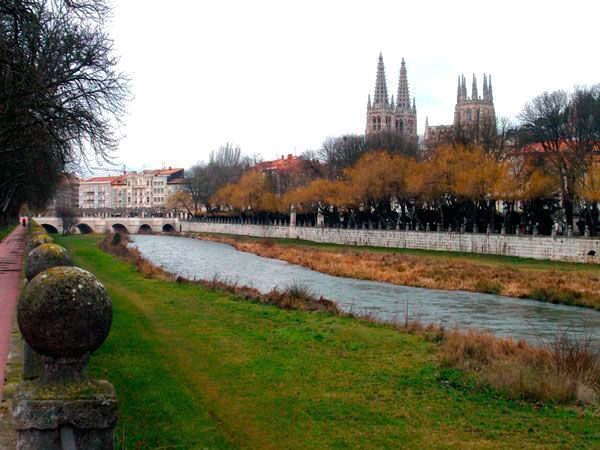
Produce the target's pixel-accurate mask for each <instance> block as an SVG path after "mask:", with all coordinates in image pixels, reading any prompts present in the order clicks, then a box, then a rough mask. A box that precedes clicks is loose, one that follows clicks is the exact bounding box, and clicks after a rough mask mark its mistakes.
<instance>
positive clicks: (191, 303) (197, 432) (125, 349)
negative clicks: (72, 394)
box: [56, 236, 600, 448]
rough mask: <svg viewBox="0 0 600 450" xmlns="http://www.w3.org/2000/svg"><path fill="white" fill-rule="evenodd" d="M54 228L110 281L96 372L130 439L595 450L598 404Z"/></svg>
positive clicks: (130, 443)
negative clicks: (497, 377) (561, 401)
mask: <svg viewBox="0 0 600 450" xmlns="http://www.w3.org/2000/svg"><path fill="white" fill-rule="evenodd" d="M99 239H100V238H99V237H92V236H74V237H66V238H64V237H57V239H56V240H57V242H58V243H59V244H61V245H64V246H66V247H67V248H69V249H70V250H71V252H72V253H73V255H74V258H75V262H76V264H77V265H79V266H81V267H84V268H86V269H88V270H91V271H92V272H93V273H95V274H96V275H97V276H98V277H99V278H100V279H101V280H102V281H103V282H104V283H105V285H106V287H107V289H108V291H109V293H110V295H111V298H112V300H113V306H114V321H113V328H112V331H111V334H110V336H109V338H108V340H107V342H106V343H105V344H104V345H103V347H102V348H101V349H100V350H99V351H98V352H97V353H96V354H95V355H94V356H93V357H92V360H91V365H90V370H91V373H92V374H93V375H94V376H96V377H102V378H107V379H109V380H110V381H111V382H112V383H114V384H115V386H116V388H117V392H118V395H119V401H120V405H121V413H122V416H121V420H120V422H119V430H118V435H119V439H120V441H121V442H122V443H124V444H125V445H124V446H125V447H126V448H156V447H163V448H204V447H220V448H224V447H227V448H232V447H251V448H259V447H260V448H275V447H277V448H300V447H303V448H306V447H312V448H315V447H337V448H345V447H349V446H354V447H357V446H360V447H371V448H375V447H398V446H401V445H403V446H405V447H412V448H423V447H444V448H448V447H451V448H452V447H454V448H508V447H518V448H535V447H593V446H595V445H597V444H598V443H599V442H600V432H599V431H598V430H600V418H599V417H598V414H597V413H596V412H594V410H593V409H590V408H587V409H580V408H575V407H565V406H553V405H551V404H548V405H543V406H540V405H537V406H536V405H535V404H532V403H526V402H520V401H514V400H509V399H508V397H507V396H505V395H504V394H502V393H499V392H497V391H493V390H485V389H484V390H481V389H480V388H477V387H475V385H474V383H472V382H471V381H469V379H468V378H465V377H464V376H462V375H461V373H460V372H459V371H456V370H446V369H442V368H441V367H440V365H439V363H438V362H437V357H436V352H437V350H436V346H435V345H434V344H432V343H430V342H426V341H425V340H423V339H421V338H419V337H418V336H414V335H409V334H403V333H399V332H398V331H397V330H394V329H393V328H391V327H389V326H383V325H377V324H369V323H366V322H362V321H358V320H355V319H351V318H345V317H338V316H334V315H329V314H324V313H311V312H304V311H285V310H281V309H278V308H276V307H273V306H267V305H260V304H255V303H249V302H242V301H239V300H236V299H235V298H234V297H232V296H230V295H227V294H223V293H218V292H213V291H209V290H206V289H203V288H201V287H198V286H193V285H189V284H176V283H172V282H168V281H162V280H155V279H145V278H144V277H143V276H141V275H140V274H139V273H138V272H136V271H135V269H134V268H133V266H132V265H130V264H126V263H123V262H121V261H119V260H117V259H116V258H115V257H113V256H110V255H108V254H105V253H103V252H101V251H99V250H98V248H97V244H98V241H99Z"/></svg>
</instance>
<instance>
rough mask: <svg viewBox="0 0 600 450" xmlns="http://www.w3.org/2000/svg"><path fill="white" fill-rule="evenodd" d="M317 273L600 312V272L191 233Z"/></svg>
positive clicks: (501, 259) (565, 265)
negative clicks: (524, 299) (515, 298)
mask: <svg viewBox="0 0 600 450" xmlns="http://www.w3.org/2000/svg"><path fill="white" fill-rule="evenodd" d="M186 235H187V236H190V237H196V238H199V239H205V240H212V241H218V242H223V243H226V244H230V245H232V246H234V247H235V248H236V249H238V250H241V251H244V252H249V253H254V254H256V255H259V256H264V257H267V258H275V259H281V260H283V261H287V262H289V263H291V264H298V265H301V266H304V267H308V268H310V269H313V270H316V271H318V272H323V273H327V274H330V275H335V276H342V277H348V278H357V279H362V280H373V281H384V282H387V283H393V284H399V285H405V286H414V287H424V288H431V289H447V290H462V291H470V292H483V293H488V294H496V295H498V294H500V295H507V296H511V297H522V298H532V299H535V300H541V301H547V302H552V303H561V304H566V305H577V306H585V307H589V308H594V309H600V267H598V266H597V265H586V264H577V263H564V262H551V261H533V260H527V259H519V258H507V257H497V256H491V255H490V256H487V255H468V254H451V253H444V252H433V251H423V250H416V251H415V250H403V249H384V248H357V247H354V246H344V245H335V244H325V245H324V244H315V243H313V242H307V241H298V240H291V239H265V238H254V237H247V236H233V235H219V234H208V233H186Z"/></svg>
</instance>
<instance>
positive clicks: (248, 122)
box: [110, 0, 600, 169]
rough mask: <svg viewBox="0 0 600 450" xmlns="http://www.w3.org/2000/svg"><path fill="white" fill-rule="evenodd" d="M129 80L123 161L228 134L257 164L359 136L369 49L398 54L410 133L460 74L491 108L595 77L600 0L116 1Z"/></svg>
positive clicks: (392, 70) (198, 150) (447, 98)
mask: <svg viewBox="0 0 600 450" xmlns="http://www.w3.org/2000/svg"><path fill="white" fill-rule="evenodd" d="M114 5H115V11H114V18H113V20H112V23H111V24H110V32H111V34H112V37H113V38H114V40H115V44H116V49H117V51H118V53H119V55H120V56H121V68H122V69H123V70H124V71H126V72H128V73H129V75H130V77H131V79H132V90H133V94H134V99H133V101H132V102H131V104H130V105H129V112H128V115H127V116H126V117H125V126H124V127H123V129H122V134H123V135H124V138H123V139H122V141H121V146H120V151H119V161H120V162H121V164H126V165H127V167H128V168H130V169H142V168H155V167H160V166H162V165H166V166H180V167H188V166H190V165H191V164H193V163H194V162H196V161H199V160H206V159H207V158H208V154H209V152H210V151H211V150H213V149H215V148H217V147H218V146H219V145H220V144H223V143H225V142H227V141H229V142H233V143H235V144H238V145H240V147H241V148H242V150H243V151H244V152H245V153H246V154H255V153H260V154H262V155H263V157H264V158H265V159H272V158H274V157H277V156H278V155H282V154H288V153H300V152H302V151H304V150H306V149H316V148H318V147H319V145H320V143H321V142H322V141H323V139H324V138H325V137H327V136H336V135H341V134H345V133H363V132H364V127H365V114H366V104H367V96H368V94H369V93H371V94H372V91H373V88H374V84H375V73H376V65H377V58H378V55H379V52H380V51H381V52H382V53H383V57H384V62H385V69H386V76H387V81H388V91H389V93H390V94H392V93H395V92H396V90H397V87H398V73H399V69H400V61H401V58H402V57H404V58H405V59H406V64H407V69H408V78H409V83H410V90H411V95H414V96H415V97H416V100H417V111H418V129H419V133H420V134H421V133H422V132H423V129H424V124H425V117H426V116H428V117H429V123H430V124H431V125H435V124H443V123H450V122H451V120H452V115H453V109H454V104H455V100H456V82H457V81H456V80H457V76H458V74H461V73H464V74H465V76H466V77H467V79H468V80H469V83H468V87H469V92H470V80H471V77H472V74H473V72H475V73H477V74H478V76H479V83H480V85H479V89H480V92H481V82H482V80H481V74H482V73H484V72H486V73H490V74H492V77H493V85H494V99H495V104H496V113H497V115H498V116H507V117H515V116H516V115H517V114H518V113H519V111H520V109H521V107H522V106H523V104H524V103H525V102H526V101H527V100H528V99H529V98H531V97H532V96H534V95H536V94H539V93H541V92H542V91H544V90H551V89H570V88H572V87H573V86H574V85H585V84H587V85H589V84H594V83H597V82H600V58H599V57H598V42H599V35H598V17H599V13H600V1H591V0H590V1H578V0H571V1H569V2H565V1H561V2H558V1H548V0H546V1H532V0H527V1H525V0H521V1H512V0H511V1H507V0H504V1H496V2H490V1H487V2H482V1H478V2H476V1H460V0H454V1H452V2H449V1H439V2H437V1H436V2H434V1H413V2H409V1H398V0H395V1H381V0H380V1H377V2H366V1H357V2H353V1H348V0H346V1H329V0H328V1H325V0H320V1H311V0H303V1H301V2H298V1H296V2H289V1H283V0H280V1H257V0H254V1H224V0H220V1H210V2H209V1H192V0H171V1H169V2H165V1H164V0H163V1H158V0H144V1H139V0H118V1H116V0H114Z"/></svg>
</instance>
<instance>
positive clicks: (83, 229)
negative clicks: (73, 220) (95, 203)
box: [77, 223, 94, 234]
mask: <svg viewBox="0 0 600 450" xmlns="http://www.w3.org/2000/svg"><path fill="white" fill-rule="evenodd" d="M77 229H78V230H79V232H80V233H81V234H90V233H93V232H94V230H93V229H92V227H90V226H89V225H88V224H87V223H78V224H77Z"/></svg>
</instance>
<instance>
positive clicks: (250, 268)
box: [131, 235, 600, 344]
mask: <svg viewBox="0 0 600 450" xmlns="http://www.w3.org/2000/svg"><path fill="white" fill-rule="evenodd" d="M131 239H132V240H133V244H132V245H135V246H136V247H137V248H138V249H139V250H140V252H141V253H142V255H143V256H144V257H146V258H148V259H149V260H151V261H152V262H153V263H155V264H157V265H160V266H162V267H163V268H165V269H166V270H168V271H170V272H172V273H175V274H177V275H181V276H184V277H186V278H190V279H193V278H195V279H212V278H213V277H215V276H218V277H220V278H221V279H224V280H227V281H230V282H234V283H238V284H242V285H248V286H252V287H255V288H257V289H259V290H260V291H262V292H268V291H270V290H271V289H273V288H276V287H279V288H282V287H285V286H288V285H289V284H291V283H292V282H298V283H301V284H305V285H307V286H309V287H310V289H311V290H312V291H313V292H314V293H315V294H317V295H320V296H323V297H325V298H328V299H331V300H335V301H337V302H338V303H339V305H340V306H341V307H342V308H343V309H344V310H347V311H350V310H351V311H353V312H355V313H359V314H370V315H373V316H375V317H377V318H380V319H383V320H403V319H404V317H405V314H406V312H407V311H408V315H409V316H410V317H411V318H419V319H421V320H423V321H424V322H426V323H441V324H443V325H445V326H457V327H459V328H465V327H474V328H480V329H486V330H489V331H491V332H493V333H494V334H496V335H499V336H513V337H517V338H523V339H525V340H527V341H529V342H531V343H534V344H537V343H540V341H548V340H551V339H553V338H554V336H555V335H556V332H557V331H558V330H564V329H567V328H568V329H569V330H570V332H573V333H575V334H582V333H585V334H588V335H589V334H592V335H593V337H594V339H595V340H597V341H598V342H600V312H598V311H593V310H590V309H584V308H577V307H571V306H565V305H552V304H548V303H541V302H537V301H534V300H526V299H517V298H512V297H502V296H496V295H490V294H480V293H471V292H462V291H442V290H436V289H422V288H413V287H407V286H397V285H393V284H389V283H381V282H376V281H363V280H354V279H351V278H342V277H334V276H331V275H326V274H322V273H319V272H315V271H313V270H310V269H306V268H304V267H301V266H296V265H293V264H288V263H287V262H284V261H280V260H276V259H269V258H263V257H260V256H256V255H253V254H251V253H245V252H240V251H238V250H236V249H234V248H233V247H231V246H229V245H226V244H220V243H216V242H208V241H200V240H197V239H189V238H182V237H172V236H148V235H135V236H131Z"/></svg>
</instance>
